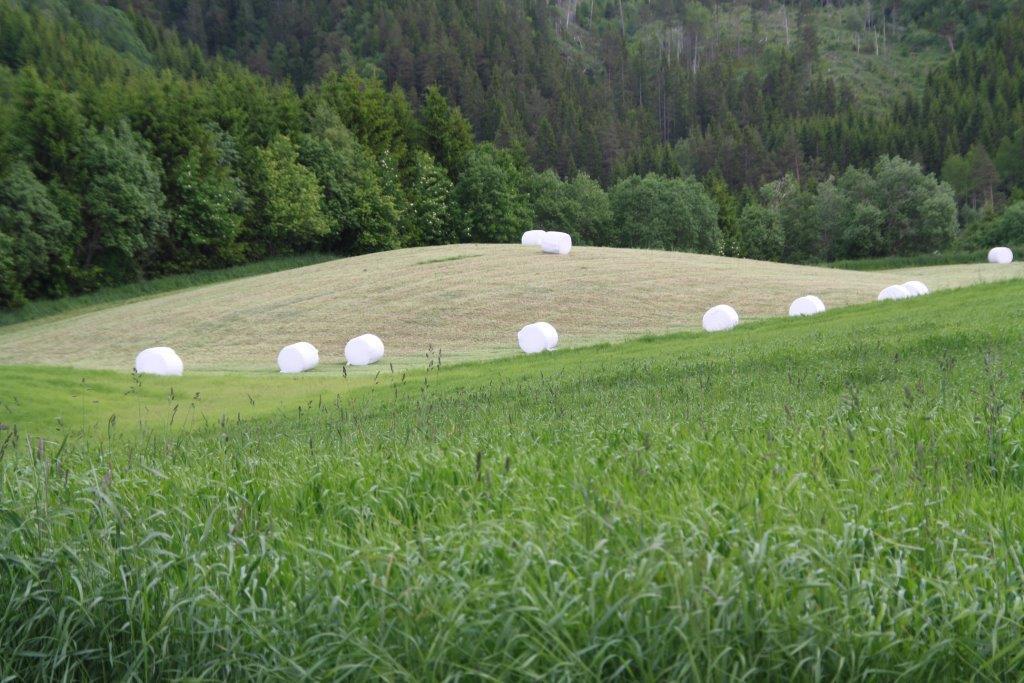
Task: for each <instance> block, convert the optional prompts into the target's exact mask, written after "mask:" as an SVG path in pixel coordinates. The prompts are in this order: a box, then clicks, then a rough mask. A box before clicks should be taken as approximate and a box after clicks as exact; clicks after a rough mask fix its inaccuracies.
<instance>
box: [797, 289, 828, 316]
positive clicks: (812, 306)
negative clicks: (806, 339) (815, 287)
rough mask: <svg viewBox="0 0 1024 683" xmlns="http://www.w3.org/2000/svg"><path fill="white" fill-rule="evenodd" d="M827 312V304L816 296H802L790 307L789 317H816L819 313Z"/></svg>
mask: <svg viewBox="0 0 1024 683" xmlns="http://www.w3.org/2000/svg"><path fill="white" fill-rule="evenodd" d="M824 312H825V302H824V301H822V300H821V299H819V298H818V297H816V296H814V295H813V294H808V295H807V296H802V297H800V298H799V299H794V300H793V303H791V304H790V305H789V315H790V316H798V315H816V314H818V313H824Z"/></svg>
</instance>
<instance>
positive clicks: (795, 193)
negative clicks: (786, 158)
mask: <svg viewBox="0 0 1024 683" xmlns="http://www.w3.org/2000/svg"><path fill="white" fill-rule="evenodd" d="M761 197H762V198H763V199H764V201H765V203H766V204H767V206H768V207H769V208H770V209H771V210H772V212H773V213H774V214H775V217H776V220H777V221H778V224H779V225H780V226H781V228H782V231H783V236H784V239H783V247H782V252H781V253H780V254H778V255H777V256H774V257H772V258H775V259H783V260H785V261H789V262H792V263H801V262H805V261H809V260H812V259H813V258H814V257H815V256H816V255H817V253H818V250H819V249H820V240H821V229H820V225H819V223H818V221H817V219H816V217H815V215H814V213H815V212H814V195H813V194H811V193H810V192H808V191H806V190H804V189H803V188H802V187H801V186H800V183H799V181H797V179H796V178H795V177H794V176H793V175H792V174H789V173H787V174H786V175H785V176H783V177H782V178H781V179H779V180H777V181H775V182H772V183H768V184H767V185H765V186H763V187H762V188H761Z"/></svg>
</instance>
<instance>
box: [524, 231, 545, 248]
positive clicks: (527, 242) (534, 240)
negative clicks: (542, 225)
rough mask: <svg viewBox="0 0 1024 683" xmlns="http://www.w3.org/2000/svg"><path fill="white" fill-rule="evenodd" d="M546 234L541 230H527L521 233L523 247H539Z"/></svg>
mask: <svg viewBox="0 0 1024 683" xmlns="http://www.w3.org/2000/svg"><path fill="white" fill-rule="evenodd" d="M546 234H547V233H546V232H544V231H543V230H527V231H526V232H524V233H523V245H524V246H527V247H539V246H540V243H541V240H543V239H544V235H546Z"/></svg>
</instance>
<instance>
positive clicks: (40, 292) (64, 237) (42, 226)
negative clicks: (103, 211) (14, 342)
mask: <svg viewBox="0 0 1024 683" xmlns="http://www.w3.org/2000/svg"><path fill="white" fill-rule="evenodd" d="M0 233H2V234H3V235H4V245H3V248H2V251H3V254H4V257H3V258H4V261H3V264H2V267H3V268H4V270H5V272H4V274H2V275H0V280H2V282H0V289H2V290H3V293H2V294H0V298H3V299H4V301H5V302H6V303H5V305H7V306H11V305H13V304H15V303H21V302H22V301H24V299H25V298H26V297H28V298H34V297H41V296H62V295H66V294H68V293H69V291H70V289H71V286H72V284H73V280H74V272H75V263H74V248H75V245H76V244H77V242H78V239H79V236H78V234H77V233H76V231H75V230H74V228H73V227H72V224H71V223H70V222H69V221H67V220H65V219H64V218H63V216H61V215H60V212H59V211H58V210H57V207H56V206H55V205H54V203H53V201H52V200H51V198H50V196H49V193H48V192H47V190H46V187H44V186H43V184H42V183H40V182H39V181H38V180H37V179H36V177H35V175H34V174H33V173H32V170H31V169H30V168H29V167H28V165H27V164H25V163H22V162H17V163H15V164H14V165H12V166H11V167H10V168H9V169H8V170H7V172H6V173H4V174H3V175H2V176H0Z"/></svg>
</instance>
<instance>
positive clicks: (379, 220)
mask: <svg viewBox="0 0 1024 683" xmlns="http://www.w3.org/2000/svg"><path fill="white" fill-rule="evenodd" d="M325 120H327V121H330V117H329V116H327V118H326V119H325ZM300 155H301V160H302V162H303V163H304V164H305V165H306V166H307V167H308V168H310V169H312V171H313V172H314V173H315V174H316V178H317V180H318V181H319V183H320V186H321V187H322V188H323V209H324V217H325V219H326V223H327V225H328V231H327V232H326V233H325V234H326V238H325V240H324V244H325V245H326V246H327V247H328V248H330V249H334V250H336V251H339V252H342V253H368V252H372V251H380V250H382V249H394V248H396V247H398V246H399V244H400V236H399V234H398V224H399V219H400V216H399V212H398V208H397V207H396V205H395V198H394V197H393V196H392V195H391V194H389V193H388V192H386V191H385V189H384V185H383V183H382V182H381V178H380V176H379V175H378V173H377V172H376V170H375V164H376V162H375V160H374V159H373V156H372V154H371V153H370V151H369V150H367V149H366V148H365V147H364V146H363V145H362V144H360V142H359V141H358V140H356V138H355V136H353V135H352V133H351V132H349V130H348V129H347V128H345V126H344V125H343V124H342V123H340V121H333V122H330V123H327V124H325V125H324V126H323V127H321V128H319V129H318V132H317V133H316V134H312V135H303V136H302V137H301V138H300Z"/></svg>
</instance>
